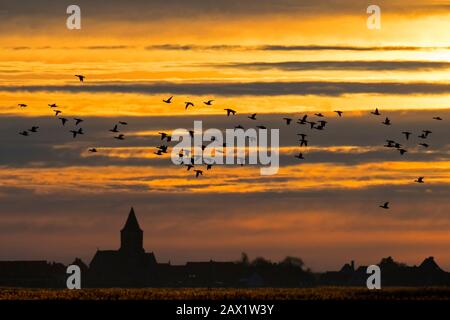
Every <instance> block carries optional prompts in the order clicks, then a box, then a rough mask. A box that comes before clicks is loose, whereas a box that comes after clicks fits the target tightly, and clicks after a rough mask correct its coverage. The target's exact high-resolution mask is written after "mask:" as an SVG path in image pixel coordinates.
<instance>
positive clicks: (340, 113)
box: [334, 110, 344, 117]
mask: <svg viewBox="0 0 450 320" xmlns="http://www.w3.org/2000/svg"><path fill="white" fill-rule="evenodd" d="M334 112H336V113H337V114H338V116H339V117H342V114H343V113H344V112H343V111H339V110H336V111H334Z"/></svg>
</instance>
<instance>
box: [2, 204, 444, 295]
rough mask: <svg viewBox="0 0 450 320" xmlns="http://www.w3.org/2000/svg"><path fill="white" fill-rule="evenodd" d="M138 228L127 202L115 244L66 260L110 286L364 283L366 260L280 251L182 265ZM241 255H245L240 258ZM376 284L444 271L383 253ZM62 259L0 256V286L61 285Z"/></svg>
mask: <svg viewBox="0 0 450 320" xmlns="http://www.w3.org/2000/svg"><path fill="white" fill-rule="evenodd" d="M143 241H144V232H143V230H142V229H141V227H140V226H139V223H138V220H137V218H136V214H135V212H134V209H133V208H131V210H130V213H129V214H128V218H127V220H126V222H125V225H124V227H123V228H122V230H120V248H119V249H118V250H97V252H96V253H95V254H94V257H93V258H92V260H91V263H90V264H89V265H86V264H85V263H84V262H83V261H82V260H81V259H79V258H76V259H75V261H74V262H72V263H71V264H72V265H78V266H79V267H80V269H81V286H82V287H83V288H85V287H97V288H110V287H123V288H140V287H141V288H142V287H247V288H248V287H250V288H254V287H314V286H321V285H327V286H360V287H365V285H366V279H367V273H366V269H367V266H359V267H356V266H355V264H354V262H353V261H352V262H351V263H350V264H345V265H344V266H343V267H342V268H341V269H340V270H339V271H327V272H323V273H314V272H312V271H311V270H309V269H307V268H305V266H304V265H303V262H302V261H301V259H299V258H295V257H286V258H285V259H284V260H282V261H280V262H272V261H270V260H267V259H264V258H262V257H257V258H255V259H254V260H253V261H249V259H248V257H247V256H246V255H243V258H242V259H241V260H240V261H213V260H209V261H195V262H186V263H185V264H184V265H172V264H171V263H170V262H169V263H161V262H159V263H158V262H157V260H156V258H155V255H154V254H153V252H145V249H144V244H143ZM244 257H245V259H244ZM378 265H379V266H380V269H381V270H382V278H381V282H382V286H383V287H384V286H449V285H450V273H448V272H446V271H444V270H442V269H441V268H440V267H439V266H438V264H437V263H436V262H435V261H434V258H433V257H429V258H426V259H425V260H424V261H423V262H422V263H421V264H420V265H419V266H407V265H405V264H402V263H398V262H396V261H394V259H393V258H391V257H387V258H383V259H382V260H381V262H380V263H379V264H378ZM66 268H67V266H65V265H64V264H62V263H57V262H51V263H49V262H47V261H45V260H37V261H20V260H19V261H0V286H3V287H38V288H64V287H66V279H67V273H66Z"/></svg>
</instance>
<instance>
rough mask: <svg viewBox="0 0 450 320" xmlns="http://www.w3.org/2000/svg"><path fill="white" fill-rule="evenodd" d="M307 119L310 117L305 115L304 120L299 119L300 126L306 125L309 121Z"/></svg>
mask: <svg viewBox="0 0 450 320" xmlns="http://www.w3.org/2000/svg"><path fill="white" fill-rule="evenodd" d="M306 118H308V115H307V114H305V115H304V116H303V118H301V119H298V122H297V123H298V124H306V123H307V122H308V121H306Z"/></svg>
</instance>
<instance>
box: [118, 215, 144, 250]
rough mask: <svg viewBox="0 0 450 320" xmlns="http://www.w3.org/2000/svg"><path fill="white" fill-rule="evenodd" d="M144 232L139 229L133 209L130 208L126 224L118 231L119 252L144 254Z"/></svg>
mask: <svg viewBox="0 0 450 320" xmlns="http://www.w3.org/2000/svg"><path fill="white" fill-rule="evenodd" d="M143 237H144V232H143V231H142V229H141V228H140V227H139V223H138V221H137V218H136V215H135V213H134V209H133V207H131V210H130V214H129V215H128V219H127V222H126V223H125V226H124V227H123V229H122V230H120V251H122V252H126V253H141V252H144V245H143Z"/></svg>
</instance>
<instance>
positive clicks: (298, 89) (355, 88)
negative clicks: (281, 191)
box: [0, 81, 450, 96]
mask: <svg viewBox="0 0 450 320" xmlns="http://www.w3.org/2000/svg"><path fill="white" fill-rule="evenodd" d="M0 91H7V92H20V91H25V92H39V91H49V92H71V93H82V92H87V93H97V92H99V93H101V92H105V93H108V92H111V93H138V94H150V95H152V94H163V93H170V94H192V95H221V96H246V95H248V96H279V95H319V96H340V95H344V94H359V93H371V94H391V95H411V94H448V93H450V85H449V84H448V83H427V82H411V83H403V82H375V83H365V82H328V81H305V82H245V83H240V82H239V83H238V82H222V83H217V82H215V83H172V82H158V83H109V82H108V83H96V84H91V85H89V84H87V83H85V84H84V85H28V86H4V85H3V86H0Z"/></svg>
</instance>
